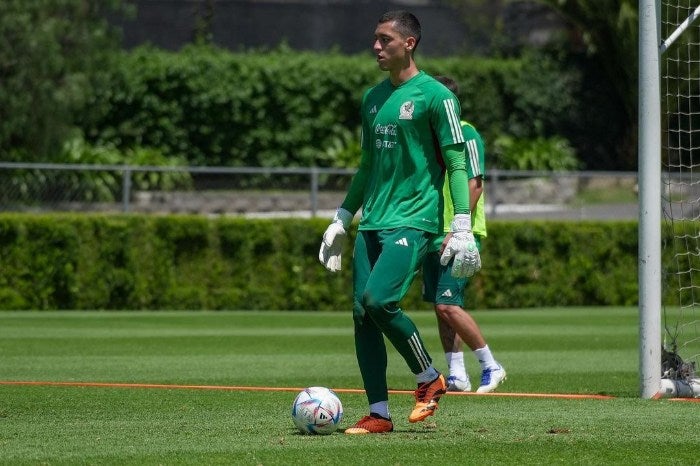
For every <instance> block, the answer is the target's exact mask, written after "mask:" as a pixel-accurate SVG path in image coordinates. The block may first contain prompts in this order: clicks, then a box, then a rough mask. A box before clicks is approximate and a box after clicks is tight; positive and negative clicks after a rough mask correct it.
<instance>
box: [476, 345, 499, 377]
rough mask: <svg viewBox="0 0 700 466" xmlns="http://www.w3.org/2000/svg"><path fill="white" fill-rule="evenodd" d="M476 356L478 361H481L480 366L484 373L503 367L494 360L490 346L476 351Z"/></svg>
mask: <svg viewBox="0 0 700 466" xmlns="http://www.w3.org/2000/svg"><path fill="white" fill-rule="evenodd" d="M474 356H476V359H478V360H479V364H481V370H482V371H483V370H486V369H498V368H499V367H501V366H500V365H499V364H498V363H497V362H496V360H495V359H494V358H493V354H491V350H490V349H489V345H486V346H484V347H483V348H479V349H476V350H474Z"/></svg>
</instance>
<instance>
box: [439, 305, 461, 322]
mask: <svg viewBox="0 0 700 466" xmlns="http://www.w3.org/2000/svg"><path fill="white" fill-rule="evenodd" d="M459 310H460V309H459V307H458V306H455V305H453V304H436V305H435V313H436V314H437V316H438V317H440V318H441V319H448V320H449V318H450V317H451V316H452V315H453V314H454V313H455V312H459Z"/></svg>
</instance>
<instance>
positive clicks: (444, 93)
mask: <svg viewBox="0 0 700 466" xmlns="http://www.w3.org/2000/svg"><path fill="white" fill-rule="evenodd" d="M420 37H421V28H420V23H419V22H418V19H417V18H416V17H415V16H414V15H413V14H411V13H409V12H406V11H392V12H388V13H385V14H384V15H382V17H381V18H380V19H379V22H378V24H377V27H376V29H375V33H374V46H373V51H374V53H375V57H376V59H377V63H378V65H379V67H380V69H382V70H383V71H388V72H389V76H388V78H387V79H385V80H384V81H382V82H380V83H379V84H377V85H376V86H374V87H372V88H370V89H369V90H367V91H366V92H365V93H364V95H363V98H362V104H361V108H360V111H361V118H362V136H361V149H362V155H361V159H360V166H359V169H358V171H357V173H356V174H355V176H354V177H353V179H352V182H351V184H350V188H349V189H348V193H347V194H346V196H345V199H344V201H343V202H342V204H341V206H340V208H339V209H338V210H337V212H336V215H335V217H334V219H333V221H332V223H331V224H330V226H329V227H328V229H327V230H326V232H325V233H324V235H323V241H322V243H321V249H320V251H319V260H320V261H321V263H322V264H323V265H324V266H325V267H326V268H327V269H328V270H330V271H331V272H335V271H338V270H340V269H341V251H342V246H343V240H344V239H345V236H346V232H347V230H348V228H349V227H350V224H351V221H352V219H353V217H354V214H355V213H356V212H357V211H358V210H359V209H360V208H362V216H361V218H360V222H359V227H358V230H359V231H358V235H357V238H356V241H355V250H354V254H353V321H354V331H355V352H356V356H357V362H358V365H359V367H360V374H361V376H362V380H363V384H364V388H365V392H366V395H367V400H368V403H369V415H368V416H365V417H363V418H362V419H360V420H359V421H358V422H357V423H356V424H355V425H354V426H352V427H350V428H348V429H346V431H345V432H346V433H347V434H367V433H381V432H391V431H392V430H393V422H392V420H391V415H390V412H389V406H388V399H389V395H388V387H387V376H386V369H387V352H386V347H385V343H384V337H386V338H387V339H388V340H389V341H390V342H391V344H392V345H393V346H394V347H395V348H396V350H397V351H398V352H399V353H400V354H401V356H402V357H403V358H404V360H405V361H406V363H407V365H408V366H409V368H410V370H411V372H413V374H415V377H416V382H417V389H416V391H415V393H414V394H415V398H416V404H415V407H414V409H413V411H412V412H411V414H410V415H409V421H410V422H418V421H422V420H424V419H425V418H427V417H428V416H430V415H432V414H433V413H434V411H435V409H437V404H438V400H439V399H440V397H441V396H442V395H443V394H444V393H445V391H446V388H447V384H446V381H445V378H444V377H443V376H442V374H440V373H439V372H438V371H437V370H436V369H435V368H434V367H433V364H432V360H431V358H430V356H429V354H428V352H427V350H426V349H425V346H424V344H423V341H422V339H421V337H420V334H419V333H418V330H417V328H416V326H415V324H414V323H413V321H412V320H411V319H410V318H409V317H408V315H406V314H405V313H404V312H403V311H402V309H401V307H400V306H399V303H400V301H401V299H402V298H403V297H404V296H405V294H406V292H407V290H408V288H409V286H410V284H411V282H412V281H413V278H414V277H415V275H416V273H417V272H418V270H419V268H420V266H421V265H422V262H423V257H424V256H425V253H426V252H427V250H428V246H429V244H430V243H431V242H432V241H433V240H434V238H435V236H436V235H438V234H441V233H442V230H443V225H442V222H441V219H442V214H441V213H442V195H441V190H442V187H443V184H444V180H445V176H444V172H445V169H444V168H443V166H446V168H447V172H448V173H449V179H450V189H451V192H452V199H453V202H454V205H453V208H454V211H455V213H456V215H455V218H454V220H453V222H452V228H451V231H452V233H451V235H450V238H449V239H448V241H447V246H446V247H445V251H444V253H443V255H442V257H441V261H442V262H443V263H444V264H447V263H449V262H450V261H452V264H453V265H452V272H453V273H455V274H456V275H458V276H460V277H466V276H470V275H472V274H474V273H475V272H476V270H478V268H479V267H480V259H479V253H478V250H477V248H476V244H475V241H474V236H473V235H472V233H471V219H470V214H469V195H468V192H467V172H466V165H465V157H464V138H463V135H462V132H461V130H460V128H459V115H460V107H459V101H458V100H457V98H456V97H455V95H454V94H452V93H451V92H449V90H447V89H446V88H445V86H443V85H442V84H440V83H438V82H437V81H435V79H433V78H432V77H431V76H429V75H427V74H426V73H425V72H423V71H420V70H419V69H418V68H417V65H416V63H415V61H414V57H413V54H414V52H415V48H416V47H417V45H418V42H419V41H420ZM441 154H444V165H443V163H442V157H441Z"/></svg>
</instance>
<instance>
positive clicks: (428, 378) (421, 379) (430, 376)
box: [416, 366, 439, 383]
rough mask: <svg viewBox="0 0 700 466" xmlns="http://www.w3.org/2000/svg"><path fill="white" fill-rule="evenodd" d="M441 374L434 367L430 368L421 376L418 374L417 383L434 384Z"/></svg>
mask: <svg viewBox="0 0 700 466" xmlns="http://www.w3.org/2000/svg"><path fill="white" fill-rule="evenodd" d="M438 374H439V372H438V371H437V370H435V368H434V367H433V366H430V367H429V368H427V369H426V370H424V371H423V372H421V373H420V374H416V382H417V383H425V382H432V381H433V380H435V379H437V376H438Z"/></svg>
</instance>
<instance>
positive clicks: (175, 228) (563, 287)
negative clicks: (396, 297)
mask: <svg viewBox="0 0 700 466" xmlns="http://www.w3.org/2000/svg"><path fill="white" fill-rule="evenodd" d="M326 226H327V220H326V219H310V220H309V219H287V220H280V219H276V220H260V219H257V220H248V219H241V218H230V217H220V218H206V217H202V216H167V217H165V216H141V215H98V214H87V215H85V214H73V215H65V214H52V215H27V214H2V215H0V263H1V264H2V267H1V268H0V309H35V310H36V309H39V310H51V309H105V310H108V309H155V310H160V309H191V310H199V309H209V310H219V309H250V310H338V311H346V310H349V309H350V305H351V304H350V303H351V300H350V291H351V289H350V287H351V260H350V258H351V255H352V253H351V250H350V245H351V244H352V242H353V239H354V236H352V235H351V237H350V238H349V239H350V241H348V245H347V251H345V253H344V264H343V265H344V269H343V270H342V271H341V272H340V273H336V274H331V273H329V272H327V271H326V270H325V269H324V268H323V267H322V266H321V265H320V264H319V263H318V259H317V255H318V248H319V242H320V238H321V236H322V234H323V231H324V229H325V227H326ZM353 231H354V229H353ZM353 234H354V233H353ZM482 259H483V265H484V267H483V270H482V271H481V272H480V273H479V274H478V275H477V276H476V278H475V279H474V283H473V285H472V286H471V287H470V290H469V305H470V307H472V308H478V309H487V308H519V307H538V306H575V305H576V306H577V305H634V304H635V303H636V302H637V226H636V223H635V222H601V223H598V222H507V221H492V222H491V223H490V224H489V237H488V239H487V240H486V241H485V243H484V251H483V254H482ZM419 282H420V276H419V277H417V280H416V283H414V285H413V286H412V288H411V290H410V292H409V295H408V296H407V298H406V300H405V301H404V303H403V304H404V307H405V308H406V309H426V308H428V306H427V305H426V304H425V303H423V302H422V301H421V297H420V288H421V287H420V283H419Z"/></svg>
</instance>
